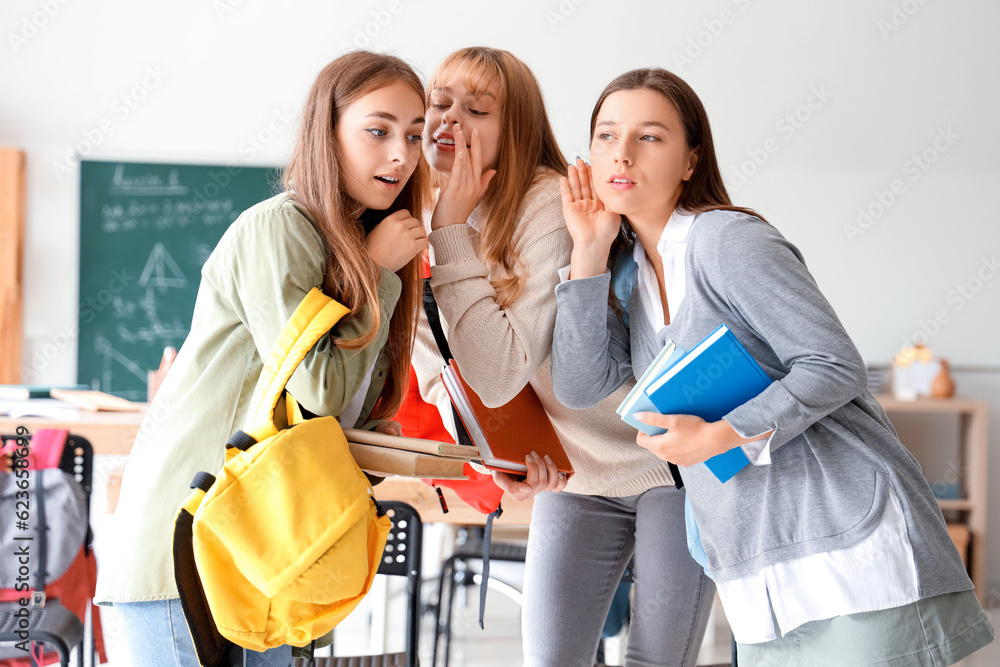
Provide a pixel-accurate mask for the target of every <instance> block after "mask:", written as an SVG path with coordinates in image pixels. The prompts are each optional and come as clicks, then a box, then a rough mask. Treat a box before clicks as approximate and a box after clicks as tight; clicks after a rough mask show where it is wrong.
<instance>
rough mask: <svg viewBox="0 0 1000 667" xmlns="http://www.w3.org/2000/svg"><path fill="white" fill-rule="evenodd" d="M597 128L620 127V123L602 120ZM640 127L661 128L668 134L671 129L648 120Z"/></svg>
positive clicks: (640, 124)
mask: <svg viewBox="0 0 1000 667" xmlns="http://www.w3.org/2000/svg"><path fill="white" fill-rule="evenodd" d="M597 127H618V122H617V121H613V120H602V121H601V122H600V123H598V124H597ZM639 127H659V128H662V129H663V130H665V131H667V132H669V131H670V128H669V127H667V126H666V125H664V124H663V123H661V122H659V121H655V120H647V121H644V122H642V123H639Z"/></svg>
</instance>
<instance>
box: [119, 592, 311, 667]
mask: <svg viewBox="0 0 1000 667" xmlns="http://www.w3.org/2000/svg"><path fill="white" fill-rule="evenodd" d="M115 610H116V611H117V612H118V615H119V618H121V621H122V624H123V625H124V626H125V634H126V635H128V644H129V649H130V651H131V653H132V664H133V665H134V666H135V667H140V666H141V667H198V664H199V663H198V658H197V654H196V653H195V650H194V642H193V641H192V640H191V633H190V632H189V631H188V626H187V621H186V620H185V619H184V611H183V610H182V609H181V601H180V598H174V599H172V600H153V601H151V602H118V603H115ZM246 653H247V661H246V667H289V665H290V664H291V663H292V648H291V647H290V646H279V647H278V648H273V649H271V650H270V651H264V652H263V653H258V652H257V651H250V650H248V651H247V652H246Z"/></svg>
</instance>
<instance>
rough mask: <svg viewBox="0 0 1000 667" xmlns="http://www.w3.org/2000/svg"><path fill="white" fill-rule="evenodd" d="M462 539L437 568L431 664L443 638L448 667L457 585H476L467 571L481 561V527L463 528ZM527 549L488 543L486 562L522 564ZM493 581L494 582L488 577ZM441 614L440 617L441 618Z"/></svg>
mask: <svg viewBox="0 0 1000 667" xmlns="http://www.w3.org/2000/svg"><path fill="white" fill-rule="evenodd" d="M465 531H466V533H465V535H466V538H465V540H464V541H462V542H460V543H459V544H458V545H457V547H456V548H455V551H454V553H452V555H451V556H449V557H448V558H447V559H446V560H445V561H444V563H443V564H442V565H441V574H440V575H439V576H438V596H437V603H436V604H435V605H434V643H433V647H432V649H431V651H432V652H431V665H432V667H433V666H434V665H437V659H438V643H439V640H440V639H441V637H444V665H445V667H448V665H449V662H450V660H451V630H452V602H453V601H454V598H455V592H456V590H457V587H458V586H468V585H472V584H473V583H476V579H477V578H480V580H481V575H480V574H478V573H474V572H472V571H471V570H469V568H468V565H469V562H470V561H477V560H478V561H482V559H483V529H482V528H481V527H475V528H473V527H466V528H465ZM527 551H528V550H527V547H524V546H521V545H518V544H506V543H503V542H496V541H493V540H491V541H490V561H508V562H517V563H523V562H524V559H525V556H526V555H527ZM490 580H491V581H493V582H498V583H502V582H499V580H498V579H495V578H493V577H491V578H490ZM442 613H443V615H444V616H443V618H442Z"/></svg>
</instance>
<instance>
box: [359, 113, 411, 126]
mask: <svg viewBox="0 0 1000 667" xmlns="http://www.w3.org/2000/svg"><path fill="white" fill-rule="evenodd" d="M365 118H381V119H382V120H387V121H389V122H390V123H398V122H399V119H398V118H396V117H395V116H393V115H392V114H391V113H389V112H388V111H373V112H371V113H370V114H368V115H367V116H365ZM423 122H424V117H423V116H417V117H416V118H414V119H413V121H411V122H410V125H417V124H419V123H423Z"/></svg>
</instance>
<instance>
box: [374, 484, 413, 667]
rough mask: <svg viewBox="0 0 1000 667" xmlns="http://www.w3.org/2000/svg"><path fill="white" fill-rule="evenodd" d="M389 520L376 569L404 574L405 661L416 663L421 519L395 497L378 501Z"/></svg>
mask: <svg viewBox="0 0 1000 667" xmlns="http://www.w3.org/2000/svg"><path fill="white" fill-rule="evenodd" d="M379 505H380V506H381V507H382V509H384V510H385V512H386V514H387V515H388V516H389V518H390V519H391V520H392V528H391V529H390V530H389V537H388V539H387V540H386V543H385V549H384V550H383V552H382V562H380V563H379V567H378V573H379V574H387V575H395V576H402V577H406V579H407V584H406V593H407V597H408V600H409V604H408V605H407V618H406V659H407V664H409V665H414V666H415V665H416V664H417V647H418V645H417V640H418V633H419V630H420V576H421V549H422V546H423V544H422V543H423V523H421V520H420V514H419V513H418V512H417V510H416V509H414V508H413V507H412V506H411V505H407V504H406V503H404V502H400V501H396V500H384V501H379Z"/></svg>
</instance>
